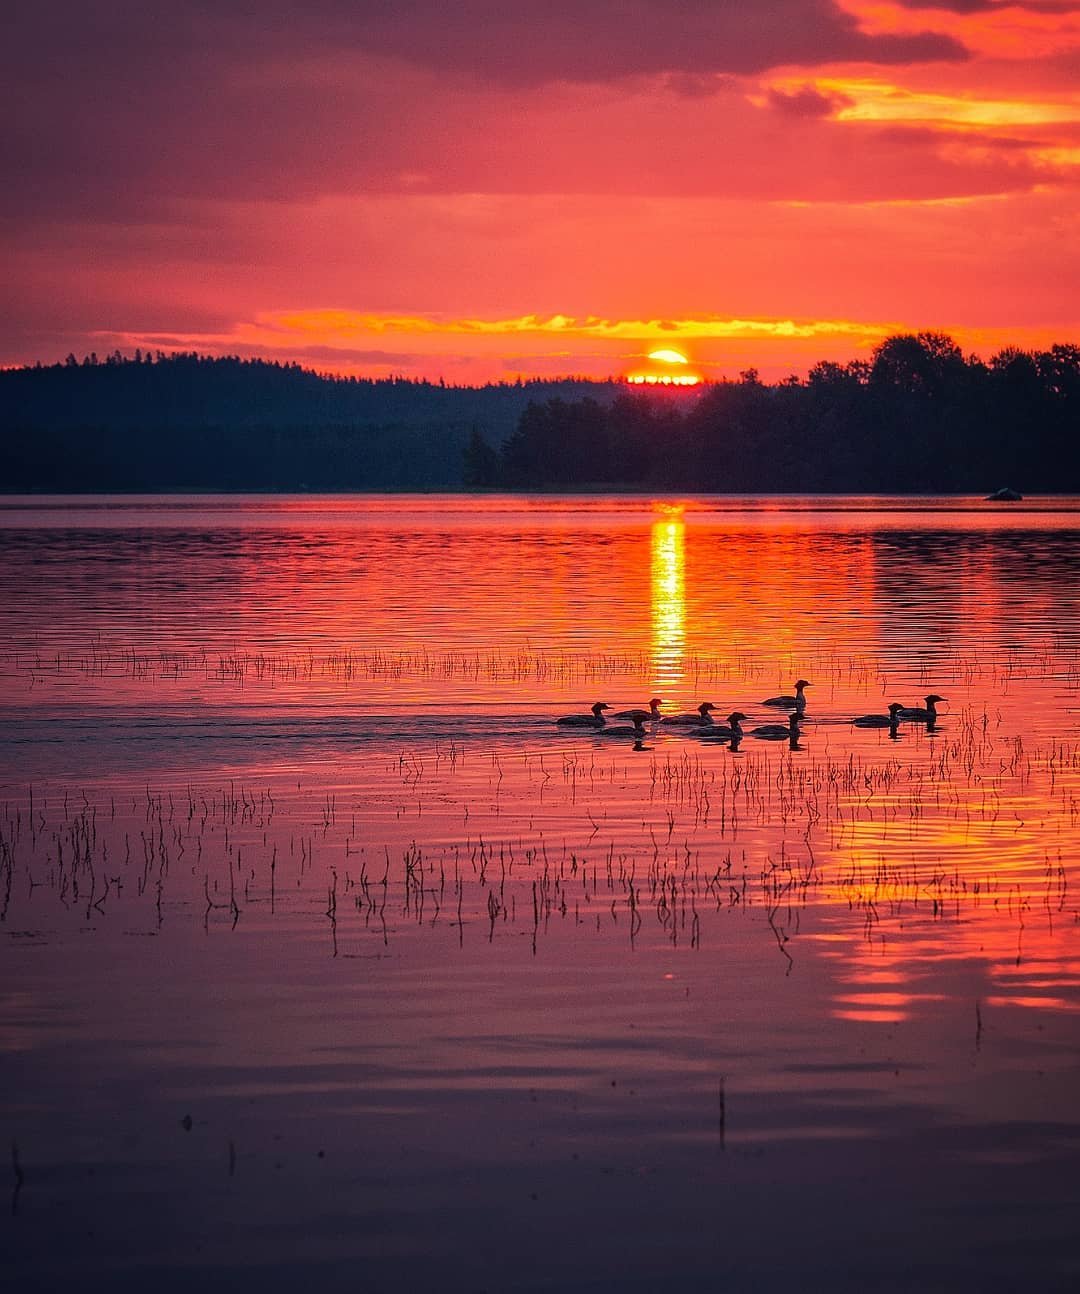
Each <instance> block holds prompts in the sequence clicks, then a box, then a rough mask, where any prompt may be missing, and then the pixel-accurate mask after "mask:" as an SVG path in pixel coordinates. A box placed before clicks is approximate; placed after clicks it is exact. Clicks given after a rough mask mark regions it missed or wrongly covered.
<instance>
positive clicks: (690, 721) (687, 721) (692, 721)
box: [660, 701, 716, 728]
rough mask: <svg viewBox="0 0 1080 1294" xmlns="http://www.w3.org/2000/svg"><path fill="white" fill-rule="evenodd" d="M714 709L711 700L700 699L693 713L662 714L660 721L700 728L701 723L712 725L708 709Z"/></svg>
mask: <svg viewBox="0 0 1080 1294" xmlns="http://www.w3.org/2000/svg"><path fill="white" fill-rule="evenodd" d="M715 709H716V706H715V705H713V703H712V702H711V701H702V703H701V704H700V705H699V706H698V708H697V709H696V710H695V711H694V713H693V714H663V715H661V716H660V722H661V723H671V724H678V725H679V726H680V727H683V728H700V727H702V725H704V726H706V727H709V726H711V725H712V714H711V713H710V711H712V710H715Z"/></svg>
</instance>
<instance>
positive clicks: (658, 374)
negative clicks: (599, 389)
mask: <svg viewBox="0 0 1080 1294" xmlns="http://www.w3.org/2000/svg"><path fill="white" fill-rule="evenodd" d="M645 358H646V359H648V360H651V361H652V362H653V364H655V365H657V366H658V367H657V368H653V369H646V370H644V371H643V372H640V373H628V374H627V375H626V380H627V382H630V383H631V384H632V385H633V386H697V384H698V383H699V382H700V381H701V378H700V377H698V376H697V374H696V373H670V372H668V371H667V368H666V367H665V366H666V365H679V364H684V365H685V364H689V363H690V361H689V360H688V359H687V358H686V356H685V355H684V354H683V353H682V351H678V350H670V349H668V348H666V347H662V348H661V349H660V350H651V351H649V353H648V355H647V356H646V357H645Z"/></svg>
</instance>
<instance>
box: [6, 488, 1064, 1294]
mask: <svg viewBox="0 0 1080 1294" xmlns="http://www.w3.org/2000/svg"><path fill="white" fill-rule="evenodd" d="M0 558H2V560H0V715H2V717H3V719H4V731H5V735H6V740H5V744H4V750H3V755H2V756H0V912H2V918H3V919H2V923H0V1058H2V1059H0V1109H2V1111H3V1113H2V1115H0V1134H2V1135H3V1137H4V1138H5V1144H10V1145H11V1146H12V1151H11V1171H10V1177H9V1182H10V1185H11V1192H12V1194H11V1208H10V1210H9V1213H8V1216H7V1217H5V1219H4V1221H3V1223H2V1224H0V1228H2V1230H0V1236H2V1238H3V1244H4V1247H5V1249H7V1250H8V1251H10V1252H11V1253H12V1254H13V1255H14V1260H15V1270H16V1272H17V1274H18V1276H19V1279H20V1280H21V1281H22V1282H23V1285H24V1287H28V1288H38V1287H40V1288H56V1287H58V1286H60V1285H66V1284H68V1283H70V1282H71V1281H72V1280H74V1279H76V1278H77V1277H79V1276H86V1275H90V1276H93V1278H94V1279H96V1280H98V1281H108V1282H109V1284H110V1285H111V1286H112V1287H114V1288H115V1287H117V1286H120V1287H122V1288H128V1287H130V1288H135V1287H136V1286H139V1287H142V1286H143V1285H144V1284H145V1283H146V1282H147V1281H148V1280H152V1281H154V1282H156V1283H157V1284H159V1285H163V1286H164V1287H166V1288H177V1289H180V1288H189V1287H190V1285H191V1284H192V1283H193V1282H194V1281H195V1280H198V1281H199V1283H200V1284H202V1285H210V1286H212V1287H214V1288H217V1287H220V1288H226V1287H227V1288H235V1285H236V1282H237V1281H239V1280H244V1281H254V1280H258V1281H259V1282H260V1283H261V1284H262V1285H264V1286H266V1287H268V1288H274V1289H276V1288H279V1287H280V1288H285V1287H287V1286H289V1287H291V1286H292V1285H293V1284H295V1283H296V1281H297V1280H299V1279H306V1280H313V1281H315V1282H317V1284H318V1285H319V1287H320V1288H335V1289H336V1288H342V1289H353V1288H364V1289H401V1288H414V1289H425V1288H440V1289H485V1288H486V1289H493V1290H494V1289H510V1288H513V1289H558V1290H564V1289H615V1288H619V1289H622V1288H625V1287H630V1288H641V1289H659V1288H665V1289H715V1288H725V1287H730V1288H733V1289H748V1288H760V1289H772V1288H779V1287H781V1286H787V1287H795V1288H800V1289H808V1288H815V1289H816V1288H829V1289H860V1290H861V1289H865V1288H867V1287H872V1288H886V1289H920V1290H925V1289H957V1288H973V1289H974V1288H977V1289H983V1290H985V1289H1002V1290H1004V1289H1014V1288H1016V1287H1017V1285H1018V1284H1025V1285H1028V1284H1030V1285H1031V1286H1033V1287H1035V1288H1040V1289H1057V1288H1060V1289H1066V1288H1068V1289H1071V1288H1074V1287H1075V1282H1076V1280H1077V1279H1078V1278H1080V1247H1078V1245H1077V1241H1076V1239H1075V1237H1076V1235H1077V1234H1080V1230H1078V1226H1077V1224H1078V1223H1080V1189H1078V1187H1077V1185H1076V1183H1077V1181H1078V1180H1080V1179H1078V1174H1077V1169H1078V1167H1080V1097H1078V1095H1077V1093H1078V1092H1080V1083H1078V1081H1077V1080H1078V1077H1080V1073H1078V1071H1080V1011H1078V1008H1080V915H1078V914H1080V906H1078V897H1077V896H1078V893H1080V891H1078V889H1077V884H1078V883H1077V880H1076V870H1077V863H1078V854H1080V845H1078V840H1080V700H1078V696H1080V628H1078V625H1080V617H1078V614H1077V613H1078V610H1080V608H1078V605H1077V604H1078V602H1080V582H1078V581H1077V578H1076V575H1077V571H1078V570H1080V511H1078V503H1077V501H1076V500H1053V501H1038V502H1037V503H1036V504H1034V505H1028V504H1022V505H1002V506H994V505H986V504H983V503H981V502H979V501H974V500H955V499H949V500H923V501H919V502H918V504H917V505H916V506H913V505H911V504H910V502H908V501H901V500H876V499H869V500H834V499H830V500H796V501H792V500H786V499H773V500H716V499H688V500H675V499H667V500H656V501H652V500H642V499H579V498H574V499H569V498H543V499H532V500H522V499H516V498H508V497H507V498H484V499H480V500H469V499H462V498H457V497H453V498H449V497H423V498H418V497H407V498H396V497H395V498H355V497H336V498H302V499H270V498H243V499H216V498H199V499H172V498H156V499H140V500H93V501H77V500H20V501H11V500H9V501H7V503H6V504H4V505H2V506H0ZM800 675H801V676H803V677H805V678H807V679H809V680H811V682H812V685H813V686H812V688H811V689H810V690H809V692H808V698H809V703H808V706H807V715H808V719H809V721H808V722H807V723H805V724H804V725H803V732H802V735H801V737H800V740H799V743H798V748H797V749H794V750H793V749H789V746H788V743H787V742H780V743H775V744H774V743H766V742H761V741H757V740H754V739H753V738H747V739H745V740H744V741H743V743H742V744H741V745H740V746H739V747H738V749H737V750H735V751H732V750H731V749H729V748H728V747H727V746H725V745H723V744H720V743H706V742H702V741H700V740H698V739H697V738H696V737H694V736H693V735H691V734H688V733H686V732H685V731H684V732H678V731H673V730H665V729H663V727H659V728H657V729H651V730H650V732H649V736H648V738H647V740H646V741H645V742H644V743H643V744H644V749H640V750H635V749H634V747H633V742H632V741H631V740H629V739H620V738H617V737H611V736H607V735H598V734H595V733H590V732H585V733H577V734H575V733H573V732H568V731H567V730H566V729H560V728H558V727H557V726H556V725H555V724H554V722H553V719H554V718H555V717H556V716H558V715H560V714H564V713H567V712H568V711H575V712H576V711H584V710H585V709H586V708H587V707H588V705H590V704H591V703H592V702H593V701H596V700H604V701H607V702H610V703H611V704H612V706H613V708H621V707H623V706H630V705H641V704H643V703H644V702H645V701H646V700H647V699H648V697H650V696H652V695H659V696H662V697H663V698H664V707H663V708H664V709H665V710H666V711H668V712H675V711H684V710H690V709H693V708H694V707H696V705H698V704H699V703H700V702H701V701H702V700H709V701H712V702H714V703H715V704H716V705H717V712H718V714H720V715H724V714H726V713H727V712H728V711H729V710H731V709H735V708H738V709H741V710H743V711H744V712H746V713H747V714H748V715H749V716H750V719H749V721H748V722H747V724H746V727H747V728H751V727H753V726H755V725H757V724H759V723H764V722H768V721H770V720H771V721H774V722H775V721H777V720H778V719H779V720H781V721H782V720H783V718H784V714H783V713H782V712H780V713H777V712H776V711H773V712H770V711H769V710H768V709H767V708H763V707H762V706H761V704H760V702H761V700H762V699H763V698H765V697H767V696H769V695H771V694H773V693H776V692H779V691H789V690H790V687H791V684H792V682H793V680H794V679H795V678H796V677H798V676H800ZM929 692H937V693H939V694H942V695H944V696H945V697H946V698H948V699H947V702H946V704H945V705H943V706H942V711H943V713H942V717H941V719H940V721H939V723H938V724H937V726H936V728H935V729H934V730H932V731H928V729H927V726H926V725H924V724H917V723H905V724H903V725H902V726H901V728H900V730H899V732H898V734H897V736H896V737H891V736H890V734H889V732H888V731H887V730H884V731H876V730H863V729H859V728H854V727H852V726H851V724H850V722H849V721H850V719H851V718H852V717H853V716H854V715H861V714H864V713H868V712H875V713H877V712H883V711H884V709H885V707H886V705H887V703H888V702H889V701H891V700H893V699H896V700H899V701H902V702H904V703H905V704H915V703H917V702H918V701H919V698H921V697H923V696H925V695H926V694H927V693H929Z"/></svg>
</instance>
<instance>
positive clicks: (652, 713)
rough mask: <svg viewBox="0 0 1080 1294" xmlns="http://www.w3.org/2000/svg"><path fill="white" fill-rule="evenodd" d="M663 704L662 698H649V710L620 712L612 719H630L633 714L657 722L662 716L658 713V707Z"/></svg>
mask: <svg viewBox="0 0 1080 1294" xmlns="http://www.w3.org/2000/svg"><path fill="white" fill-rule="evenodd" d="M663 704H664V701H663V698H662V697H659V696H654V697H650V698H649V708H648V710H647V711H641V710H620V711H619V713H618V714H613V715H612V716H611V717H612V718H613V719H632V718H633V717H634V715H635V714H642V713H644V714H645V717H646V718H647V719H652V720H657V719H662V718H663V717H664V716H663V715H662V714H661V713H660V707H661V706H662V705H663Z"/></svg>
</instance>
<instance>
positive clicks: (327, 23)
mask: <svg viewBox="0 0 1080 1294" xmlns="http://www.w3.org/2000/svg"><path fill="white" fill-rule="evenodd" d="M4 25H5V33H4V39H3V41H2V42H0V181H2V183H0V222H2V246H3V273H2V275H0V365H18V364H24V363H33V362H35V361H38V360H40V361H43V362H46V363H49V362H56V361H57V360H61V359H63V357H64V356H65V355H66V354H67V353H68V352H69V351H74V352H75V353H76V354H77V355H80V356H81V355H83V354H85V353H88V352H90V351H96V352H97V353H98V354H99V355H100V354H105V353H109V352H112V351H114V350H116V349H119V350H121V351H122V352H124V353H125V354H130V353H131V352H132V351H133V350H134V349H135V348H136V347H139V348H142V349H144V350H146V349H151V350H158V349H161V350H165V351H170V350H176V349H182V350H197V351H200V352H202V353H206V354H240V355H245V356H261V357H266V358H277V359H281V360H290V361H294V360H295V361H298V362H300V363H302V364H304V365H307V366H310V367H313V368H316V369H318V370H320V371H327V372H331V371H332V372H341V373H355V374H358V375H366V376H372V377H382V376H388V375H402V376H407V377H426V378H433V379H438V378H442V379H444V380H446V381H447V382H455V383H462V382H483V381H499V380H513V379H516V378H518V377H526V378H527V377H551V376H561V375H570V374H577V375H583V376H590V377H608V376H621V375H624V374H626V373H628V372H632V371H633V370H634V369H635V368H636V367H638V366H639V365H640V360H641V356H642V355H644V354H647V353H648V352H649V351H652V350H655V349H657V348H658V347H666V348H674V349H677V350H679V351H681V352H682V353H683V354H685V355H686V356H687V357H688V358H689V360H690V363H691V367H692V370H693V371H694V372H696V373H700V374H701V375H702V376H704V377H708V378H722V377H733V376H735V375H737V373H738V372H740V371H741V370H743V369H745V368H747V367H750V366H753V367H756V368H758V369H759V370H760V372H761V374H762V376H763V377H766V378H768V379H773V380H775V379H778V378H782V377H784V376H786V375H788V374H791V373H798V374H800V375H801V374H805V373H806V371H807V369H808V368H809V367H810V366H811V365H812V364H813V363H815V362H816V361H818V360H822V359H830V360H837V361H846V360H848V359H852V358H867V357H869V355H870V354H871V353H872V350H873V348H874V346H875V345H877V344H878V343H879V342H880V341H881V340H882V339H883V338H884V337H886V336H888V335H890V334H891V333H896V332H902V331H916V330H921V329H926V328H929V329H935V330H939V331H944V332H948V333H950V334H951V335H952V336H953V337H954V338H955V339H956V340H957V341H958V342H959V343H960V344H961V346H962V347H963V348H964V350H965V351H968V352H974V353H977V354H981V355H983V356H984V357H989V355H991V354H993V353H994V352H995V351H996V350H998V349H1000V348H1001V347H1003V346H1006V345H1018V346H1022V347H1026V348H1039V347H1043V346H1047V345H1049V344H1052V343H1053V342H1076V341H1080V306H1078V304H1077V301H1078V299H1080V292H1078V288H1080V203H1078V197H1080V2H1078V3H1072V2H1071V0H1018V2H1017V3H1001V2H999V0H935V3H933V4H931V3H923V2H922V0H754V3H752V4H751V3H747V2H746V0H515V3H514V4H512V5H511V4H498V3H494V0H458V2H457V3H456V4H453V5H448V4H447V3H446V2H445V0H385V2H384V3H374V2H365V0H351V2H349V0H295V2H293V0H259V3H253V2H251V0H235V2H234V0H216V2H215V3H209V2H206V3H202V2H197V0H175V2H174V3H171V4H169V5H168V6H164V5H156V4H153V3H150V2H149V0H138V2H135V0H93V3H86V0H80V3H78V4H74V3H67V2H65V0H39V2H38V3H36V4H33V5H20V6H18V7H16V8H14V9H13V10H12V12H11V13H10V14H8V15H7V16H6V17H5V24H4Z"/></svg>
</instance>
